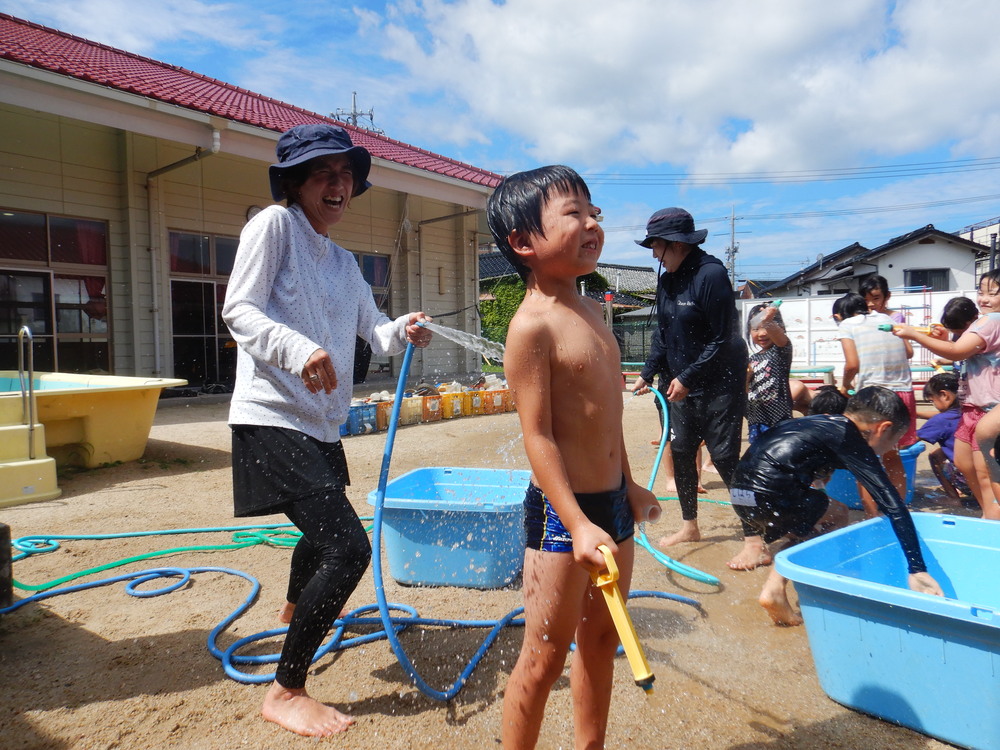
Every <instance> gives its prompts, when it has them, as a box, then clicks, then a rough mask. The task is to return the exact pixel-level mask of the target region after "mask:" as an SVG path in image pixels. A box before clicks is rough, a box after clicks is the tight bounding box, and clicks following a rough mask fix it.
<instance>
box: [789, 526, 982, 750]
mask: <svg viewBox="0 0 1000 750" xmlns="http://www.w3.org/2000/svg"><path fill="white" fill-rule="evenodd" d="M912 515H913V520H914V523H915V524H916V527H917V532H918V534H919V535H920V540H921V546H922V548H923V550H924V557H925V559H926V561H927V567H928V572H929V573H930V574H931V575H932V576H934V578H936V579H937V581H938V583H940V584H941V588H942V589H943V590H944V592H945V598H940V597H934V596H928V595H926V594H916V593H914V592H912V591H910V590H909V589H908V588H907V585H906V565H905V562H904V560H903V553H902V551H901V549H900V547H899V544H898V542H897V541H896V537H895V535H894V534H893V533H892V527H891V526H890V525H889V522H888V521H887V520H886V519H885V518H874V519H871V520H869V521H865V522H863V523H859V524H856V525H854V526H849V527H847V528H845V529H841V530H839V531H835V532H832V533H830V534H826V535H824V536H821V537H818V538H816V539H813V540H810V541H808V542H804V543H802V544H800V545H798V546H796V547H792V548H790V549H787V550H783V551H782V552H780V553H779V554H778V555H777V557H776V559H775V565H776V566H777V570H778V572H779V573H781V574H782V575H783V576H785V577H787V578H789V579H790V580H792V581H794V582H795V590H796V591H797V592H798V596H799V604H800V606H801V608H802V616H803V618H804V619H805V626H806V631H807V633H808V636H809V645H810V648H811V649H812V654H813V660H814V661H815V664H816V672H817V674H818V675H819V681H820V685H822V687H823V690H824V691H825V692H826V694H827V695H828V696H830V697H831V698H832V699H833V700H835V701H837V702H838V703H842V704H844V705H845V706H848V707H850V708H854V709H857V710H858V711H863V712H865V713H868V714H871V715H872V716H877V717H879V718H881V719H886V720H888V721H891V722H894V723H896V724H901V725H903V726H906V727H909V728H910V729H914V730H916V731H918V732H922V733H924V734H928V735H931V736H933V737H937V738H939V739H942V740H944V741H945V742H950V743H953V744H956V745H960V746H962V747H970V748H978V749H979V750H996V749H997V748H1000V575H998V574H997V571H998V570H1000V523H998V522H996V521H984V520H981V519H976V518H962V517H958V516H949V515H940V514H932V513H913V514H912Z"/></svg>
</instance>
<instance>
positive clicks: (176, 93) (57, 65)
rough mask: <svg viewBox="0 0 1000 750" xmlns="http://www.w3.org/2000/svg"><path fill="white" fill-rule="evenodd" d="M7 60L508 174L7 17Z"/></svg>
mask: <svg viewBox="0 0 1000 750" xmlns="http://www.w3.org/2000/svg"><path fill="white" fill-rule="evenodd" d="M0 58H3V59H6V60H11V61H13V62H17V63H23V64H24V65H31V66H33V67H36V68H40V69H42V70H48V71H51V72H53V73H60V74H62V75H65V76H69V77H71V78H77V79H80V80H82V81H89V82H91V83H96V84H99V85H101V86H108V87H110V88H113V89H118V90H120V91H127V92H129V93H132V94H137V95H139V96H144V97H148V98H150V99H157V100H159V101H163V102H168V103H170V104H176V105H177V106H180V107H187V108H188V109H193V110H195V111H198V112H205V113H208V114H211V115H216V116H218V117H224V118H226V119H229V120H234V121H236V122H242V123H246V124H248V125H254V126H256V127H260V128H266V129H268V130H274V131H277V132H279V133H280V132H284V131H285V130H287V129H288V128H290V127H292V126H293V125H301V124H303V123H311V122H331V123H336V124H338V125H343V126H344V127H345V128H347V130H349V131H350V133H351V138H352V139H353V140H354V142H355V143H357V144H358V145H361V146H364V147H365V148H367V149H368V150H369V151H370V152H371V153H372V155H373V156H376V157H379V158H381V159H385V160H387V161H391V162H395V163H396V164H402V165H405V166H408V167H414V168H417V169H423V170H426V171H428V172H433V173H435V174H440V175H445V176H447V177H452V178H454V179H456V180H462V181H464V182H471V183H474V184H476V185H484V186H486V187H495V186H496V185H497V184H498V183H499V182H500V179H501V178H500V175H498V174H495V173H493V172H489V171H487V170H485V169H480V168H478V167H474V166H472V165H470V164H465V163H463V162H459V161H455V160H454V159H449V158H447V157H445V156H440V155H439V154H435V153H432V152H430V151H425V150H423V149H420V148H416V147H415V146H410V145H408V144H406V143H403V142H401V141H397V140H393V139H392V138H387V137H385V136H384V135H379V134H377V133H372V132H370V131H368V130H364V129H363V128H355V127H352V126H350V125H344V123H342V122H338V121H336V120H333V119H331V118H329V117H324V116H322V115H319V114H316V113H315V112H309V111H307V110H305V109H301V108H300V107H296V106H294V105H291V104H286V103H284V102H281V101H278V100H276V99H271V98H269V97H266V96H262V95H260V94H255V93H254V92H253V91H247V90H246V89H241V88H238V87H237V86H233V85H231V84H228V83H225V82H223V81H218V80H216V79H214V78H208V77H207V76H203V75H201V74H199V73H195V72H193V71H190V70H186V69H184V68H179V67H177V66H174V65H167V64H166V63H162V62H158V61H156V60H152V59H150V58H147V57H141V56H140V55H136V54H133V53H131V52H125V51H123V50H119V49H115V48H114V47H108V46H106V45H103V44H98V43H96V42H92V41H89V40H87V39H82V38H81V37H77V36H72V35H71V34H66V33H64V32H62V31H58V30H56V29H50V28H48V27H45V26H40V25H38V24H35V23H32V22H30V21H24V20H21V19H19V18H14V17H13V16H9V15H7V14H3V13H0Z"/></svg>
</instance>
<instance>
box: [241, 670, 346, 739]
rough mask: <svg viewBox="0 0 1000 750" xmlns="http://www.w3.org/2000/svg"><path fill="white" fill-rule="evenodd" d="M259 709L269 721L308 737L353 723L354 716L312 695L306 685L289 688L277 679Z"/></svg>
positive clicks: (338, 729)
mask: <svg viewBox="0 0 1000 750" xmlns="http://www.w3.org/2000/svg"><path fill="white" fill-rule="evenodd" d="M260 713H261V715H262V716H263V717H264V718H265V719H267V720H268V721H273V722H274V723H275V724H277V725H278V726H281V727H284V728H285V729H287V730H289V731H291V732H295V733H296V734H302V735H305V736H306V737H329V736H330V735H331V734H337V733H338V732H344V731H346V730H347V728H348V727H349V726H351V724H353V723H354V719H353V717H351V716H348V715H347V714H343V713H341V712H340V711H338V710H337V709H335V708H334V707H333V706H327V705H326V704H324V703H320V702H319V701H318V700H315V699H313V698H310V697H309V694H308V693H306V691H305V689H304V688H303V689H301V690H289V689H288V688H284V687H282V686H281V685H279V684H278V683H277V682H272V683H271V687H270V688H269V689H268V691H267V695H266V696H265V697H264V706H263V708H261V711H260Z"/></svg>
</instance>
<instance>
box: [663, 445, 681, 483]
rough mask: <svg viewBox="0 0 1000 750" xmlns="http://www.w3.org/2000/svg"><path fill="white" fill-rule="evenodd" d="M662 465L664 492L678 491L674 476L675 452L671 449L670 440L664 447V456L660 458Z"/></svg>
mask: <svg viewBox="0 0 1000 750" xmlns="http://www.w3.org/2000/svg"><path fill="white" fill-rule="evenodd" d="M660 466H661V467H662V468H663V479H664V483H663V490H664V492H677V480H676V479H675V478H674V454H673V452H672V451H671V450H670V442H669V441H668V442H667V445H666V447H664V449H663V456H662V457H661V458H660Z"/></svg>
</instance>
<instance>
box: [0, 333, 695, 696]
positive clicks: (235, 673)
mask: <svg viewBox="0 0 1000 750" xmlns="http://www.w3.org/2000/svg"><path fill="white" fill-rule="evenodd" d="M412 358H413V344H408V345H407V348H406V353H405V354H404V356H403V363H402V366H401V368H400V374H399V381H398V383H397V386H396V398H395V401H394V403H393V408H392V415H391V417H390V420H389V429H388V432H387V434H386V442H385V451H384V453H383V457H382V469H381V472H380V475H379V482H378V489H377V491H376V500H375V516H374V527H373V538H372V548H373V554H372V562H373V576H374V581H375V596H376V600H377V603H376V604H369V605H365V606H363V607H358V608H357V609H354V610H352V611H351V612H349V613H348V614H346V615H345V616H344V617H340V618H337V620H335V621H334V623H333V631H332V633H331V635H330V637H329V638H328V639H327V640H326V641H325V642H324V643H323V644H322V645H321V646H320V648H319V649H317V651H316V653H315V654H314V656H313V660H312V663H315V662H316V661H318V660H319V659H321V658H323V657H324V656H325V655H326V654H328V653H330V652H331V651H339V650H344V649H347V648H350V647H352V646H358V645H362V644H365V643H370V642H372V641H376V640H381V639H383V638H385V639H387V640H388V641H389V645H390V647H391V648H392V651H393V653H394V654H395V656H396V658H397V660H398V661H399V663H400V666H402V667H403V670H404V671H405V672H406V674H407V676H408V677H409V678H410V680H411V681H412V682H413V684H414V685H415V686H416V687H417V688H418V689H419V690H420V691H421V692H422V693H424V695H427V696H428V697H430V698H433V699H435V700H439V701H447V700H450V699H452V698H454V697H455V696H456V695H457V694H458V693H459V691H460V690H461V689H462V687H464V686H465V683H466V682H467V681H468V679H469V677H470V676H471V674H472V672H473V671H475V669H476V667H477V666H478V665H479V662H480V661H481V660H482V658H483V657H484V656H485V655H486V652H487V651H488V650H489V648H490V646H491V645H492V644H493V642H494V641H495V640H496V638H497V636H498V635H499V634H500V632H501V631H502V630H503V629H504V628H505V627H507V626H508V625H524V620H523V618H521V619H518V618H519V615H521V614H522V613H523V612H524V608H523V607H517V608H515V609H513V610H511V611H510V612H508V613H507V614H506V615H504V616H503V617H502V618H500V619H499V620H449V619H431V618H424V617H420V616H419V615H418V613H417V610H416V609H414V608H413V607H410V606H408V605H405V604H396V603H390V602H389V601H387V599H386V594H385V586H384V581H383V573H382V555H381V550H382V509H383V506H384V503H385V490H386V485H387V483H388V478H389V467H390V464H391V458H392V449H393V444H394V442H395V437H396V427H397V425H398V424H399V410H400V406H401V404H402V401H403V391H404V386H405V383H406V377H407V374H408V372H409V368H410V362H411V360H412ZM658 395H659V394H658ZM661 398H662V396H661ZM661 454H662V449H661ZM658 458H659V457H658ZM654 477H655V468H654ZM654 477H651V478H650V486H651V485H652V482H653V478H654ZM287 526H291V524H273V525H270V526H266V527H258V526H247V527H224V528H211V529H178V530H172V531H149V532H133V533H127V534H95V535H66V536H58V537H56V536H40V535H35V536H31V537H24V538H22V539H19V540H17V541H16V542H15V543H14V547H15V549H18V550H19V551H20V552H22V553H23V554H22V555H21V556H19V557H18V558H17V559H22V558H23V557H26V556H28V555H30V554H36V553H41V552H51V551H54V550H55V549H58V547H59V545H58V542H55V541H54V539H62V540H70V539H115V538H122V537H126V536H154V535H158V534H180V533H196V532H208V531H232V530H234V528H235V529H239V530H250V529H257V528H271V529H274V528H283V527H287ZM640 538H641V539H642V540H644V539H645V535H644V534H642V532H641V526H640ZM261 543H266V540H262V541H261ZM645 546H647V549H649V550H650V551H651V552H653V554H654V556H656V555H657V554H660V553H657V552H656V551H655V550H653V549H651V548H650V547H649V546H648V542H646V545H645ZM164 554H166V553H164ZM663 557H666V556H665V555H664V556H663ZM666 559H667V560H670V558H666ZM671 563H672V564H673V565H675V566H678V567H680V568H687V566H684V565H682V564H681V563H677V562H676V561H673V560H671ZM675 569H676V568H675ZM690 570H694V569H693V568H691V569H690ZM695 572H698V571H695ZM199 573H223V574H227V575H235V576H238V577H240V578H243V579H244V580H246V581H247V582H249V583H250V588H251V590H250V593H249V594H248V595H247V597H246V599H245V600H244V601H243V602H242V603H241V604H240V605H239V606H238V607H236V609H234V610H233V611H232V612H231V613H230V614H229V615H228V616H226V617H225V618H224V619H223V620H222V621H221V622H219V623H218V624H217V625H216V626H215V627H214V628H212V631H211V632H210V633H209V635H208V641H207V647H208V650H209V652H210V653H211V654H212V656H214V657H215V658H217V659H219V661H220V662H221V663H222V668H223V671H224V672H225V673H226V675H227V676H229V677H230V678H232V679H233V680H235V681H237V682H241V683H245V684H262V683H267V682H271V681H272V680H273V679H274V674H273V673H270V674H251V673H248V672H245V671H242V670H240V669H239V668H238V667H237V665H254V666H259V665H264V664H275V663H277V661H278V658H279V656H280V654H277V653H274V654H258V655H240V654H239V653H238V652H239V651H240V650H241V649H243V648H245V647H247V646H248V645H250V644H252V643H256V642H258V641H261V640H264V639H267V638H276V637H280V636H283V635H284V634H285V633H286V632H287V631H288V628H287V627H282V628H275V629H273V630H266V631H263V632H260V633H256V634H254V635H250V636H246V637H244V638H240V639H239V640H237V641H235V642H233V643H232V644H231V645H229V646H228V647H227V648H224V649H223V648H220V647H219V645H218V639H219V637H220V636H221V635H222V633H223V632H224V631H225V630H226V628H228V627H229V625H230V624H232V623H233V622H234V621H235V620H236V619H237V618H239V617H240V616H241V615H242V614H243V613H244V612H245V611H246V610H247V609H248V608H249V607H250V606H251V605H252V604H253V602H254V601H255V600H256V598H257V596H258V595H259V593H260V588H261V586H260V582H259V581H258V580H257V579H256V578H254V577H253V576H251V575H250V574H248V573H244V572H242V571H239V570H234V569H232V568H223V567H214V566H207V567H193V568H183V567H162V568H151V569H148V570H142V571H138V572H135V573H127V574H123V575H118V576H113V577H111V578H104V579H101V580H97V581H90V582H87V583H81V584H75V585H72V586H66V587H63V588H56V589H50V590H48V591H44V592H42V593H38V594H34V595H32V596H29V597H25V598H24V599H20V600H18V601H17V602H15V603H14V604H13V605H12V606H10V607H7V608H4V609H0V616H2V615H5V614H9V613H11V612H13V611H15V610H17V609H19V608H20V607H23V606H25V605H27V604H30V603H33V602H38V601H41V600H43V599H47V598H50V597H53V596H59V595H62V594H69V593H73V592H75V591H82V590H85V589H91V588H97V587H100V586H108V585H112V584H115V583H120V582H122V581H128V583H127V585H126V586H125V591H126V593H127V594H129V595H130V596H136V597H143V598H145V597H152V596H161V595H163V594H169V593H171V592H174V591H177V590H178V589H180V588H181V587H183V586H184V585H185V584H187V583H188V582H189V581H190V579H191V576H192V575H195V574H199ZM702 575H704V574H702ZM161 578H166V579H171V580H170V581H169V583H167V584H166V585H164V586H162V587H160V588H157V589H148V588H143V589H140V588H139V587H140V586H144V585H145V584H149V583H150V582H152V581H154V580H157V579H161ZM629 598H630V599H638V598H656V599H668V600H671V601H676V602H681V603H683V604H688V605H691V606H693V607H696V608H698V609H700V608H701V605H700V604H699V603H698V601H696V600H695V599H691V598H689V597H686V596H681V595H678V594H669V593H666V592H663V591H633V592H632V593H631V594H630V596H629ZM376 610H377V611H378V615H379V616H378V617H377V618H376V617H363V616H362V615H365V614H367V613H369V612H374V611H376ZM394 611H395V612H402V613H405V616H400V615H393V614H392V612H394ZM379 624H381V625H382V630H378V631H375V632H371V633H367V634H365V635H360V636H356V637H353V638H347V639H345V638H344V634H345V632H346V631H348V630H350V629H353V628H355V627H358V626H373V625H379ZM410 625H424V626H430V627H472V628H489V629H490V632H489V633H488V634H487V636H486V638H485V639H484V640H483V643H482V644H481V645H480V647H479V648H478V649H477V651H476V653H475V654H474V655H473V657H472V659H470V661H469V663H468V664H467V665H466V666H465V668H464V669H463V670H462V671H461V673H460V675H459V677H458V678H457V679H456V680H455V682H454V683H452V684H451V685H450V686H448V687H447V688H445V689H444V690H437V689H435V688H433V687H431V686H430V685H429V684H428V683H427V682H426V680H424V679H423V678H422V677H421V676H420V674H419V672H418V671H417V670H416V668H415V667H414V665H413V662H412V661H411V660H410V658H409V657H408V656H407V654H406V651H405V649H404V648H403V645H402V643H401V642H400V640H399V634H400V633H401V632H402V631H403V630H405V629H406V628H407V627H409V626H410ZM620 651H621V649H619V652H620Z"/></svg>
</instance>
